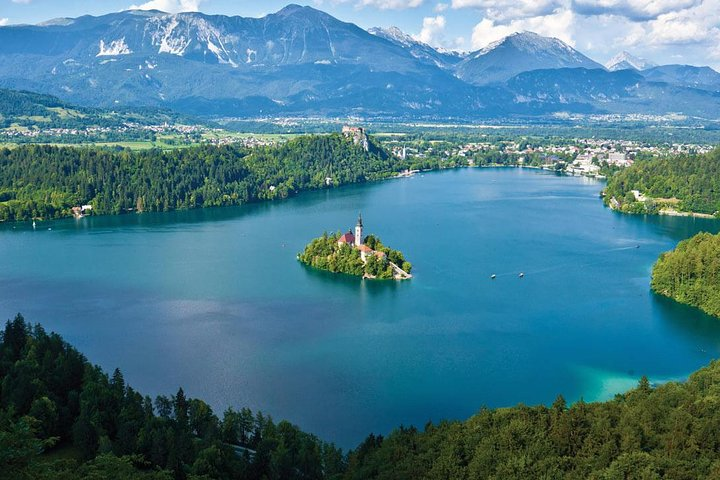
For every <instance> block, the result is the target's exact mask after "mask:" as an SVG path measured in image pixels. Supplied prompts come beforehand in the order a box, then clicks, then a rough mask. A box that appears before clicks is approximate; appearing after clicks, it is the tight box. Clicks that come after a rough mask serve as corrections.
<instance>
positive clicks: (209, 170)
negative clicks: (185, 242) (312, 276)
mask: <svg viewBox="0 0 720 480" xmlns="http://www.w3.org/2000/svg"><path fill="white" fill-rule="evenodd" d="M402 168H403V165H400V164H399V163H398V161H397V160H395V159H394V158H392V157H390V156H389V155H388V154H387V153H386V152H385V151H384V150H382V149H381V148H379V147H377V146H376V144H375V143H373V142H372V140H371V141H370V147H369V151H365V150H364V149H363V148H362V147H360V146H357V145H354V144H353V142H352V141H350V140H349V139H346V138H345V137H343V136H342V135H340V134H332V135H322V136H305V137H299V138H297V139H294V140H291V141H289V142H287V143H285V144H282V145H277V146H267V147H256V148H253V149H248V148H245V147H241V146H236V145H229V146H209V145H203V146H197V147H191V148H187V149H174V150H170V151H162V150H158V149H153V150H145V151H130V150H119V151H117V150H110V149H102V148H72V147H55V146H47V145H28V146H20V147H17V148H13V149H7V148H4V149H0V221H3V220H5V221H12V220H28V219H31V218H42V219H49V218H59V217H66V216H70V215H72V207H73V206H80V205H86V204H89V205H92V207H93V212H94V213H96V214H118V213H127V212H132V211H168V210H176V209H189V208H201V207H214V206H225V205H241V204H244V203H247V202H251V201H255V200H264V199H274V198H285V197H287V196H290V195H293V194H295V193H297V192H299V191H301V190H306V189H317V188H326V187H329V186H337V185H343V184H347V183H360V182H365V181H368V180H374V179H379V178H384V177H388V176H391V175H393V174H394V173H395V172H397V171H400V170H402Z"/></svg>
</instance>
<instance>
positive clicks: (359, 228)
mask: <svg viewBox="0 0 720 480" xmlns="http://www.w3.org/2000/svg"><path fill="white" fill-rule="evenodd" d="M362 242H363V224H362V215H358V222H357V225H355V246H356V247H359V246H360V245H362Z"/></svg>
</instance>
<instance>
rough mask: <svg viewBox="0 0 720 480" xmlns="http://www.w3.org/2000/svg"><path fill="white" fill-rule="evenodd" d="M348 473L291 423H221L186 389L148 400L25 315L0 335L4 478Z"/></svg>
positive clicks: (246, 419) (237, 414) (0, 465)
mask: <svg viewBox="0 0 720 480" xmlns="http://www.w3.org/2000/svg"><path fill="white" fill-rule="evenodd" d="M53 447H56V450H55V451H53ZM58 447H59V449H58ZM47 451H51V452H54V453H53V454H52V455H49V456H48V455H43V452H47ZM344 470H345V463H344V457H343V455H342V452H341V451H340V450H338V449H336V448H335V447H334V446H333V445H330V444H327V443H324V442H322V441H320V440H319V439H317V438H316V437H314V436H312V435H309V434H307V433H304V432H302V431H300V430H299V429H298V428H297V427H295V426H294V425H291V424H290V423H288V422H285V421H282V422H279V423H275V422H274V421H273V420H272V418H270V417H268V416H265V415H263V414H262V413H260V412H257V413H253V412H251V411H250V410H249V409H247V408H243V409H241V410H239V411H238V410H233V409H232V408H229V409H227V410H226V411H225V412H224V413H223V415H222V418H219V417H218V416H217V415H215V413H213V411H212V409H211V408H210V406H209V405H208V404H206V403H205V402H203V401H202V400H199V399H192V398H188V397H186V396H185V393H184V392H183V390H182V388H181V389H179V390H178V391H177V393H176V394H175V395H173V396H171V397H167V396H158V397H157V398H155V399H154V400H153V399H151V398H150V397H148V396H143V395H141V394H140V393H139V392H137V391H136V390H134V389H133V388H132V387H130V386H129V385H126V384H125V381H124V379H123V376H122V373H121V372H120V371H119V370H115V372H114V373H113V374H112V375H111V376H109V375H107V374H106V373H105V372H103V371H102V370H101V369H100V368H98V367H96V366H93V365H92V364H91V363H89V362H88V361H87V360H86V359H85V357H84V356H83V355H82V354H80V353H79V352H78V351H77V350H75V349H74V348H73V347H72V346H70V345H68V344H67V343H65V342H64V341H63V340H62V338H60V337H59V336H58V335H56V334H48V333H46V332H45V330H43V328H42V327H40V326H31V325H30V324H28V323H26V322H25V321H24V319H23V318H22V317H21V316H20V315H18V316H17V317H16V318H15V319H14V320H13V321H9V322H7V324H6V325H5V329H4V331H3V332H2V334H1V336H0V479H2V480H22V479H28V480H30V479H32V480H40V479H48V480H49V479H53V480H55V479H59V480H66V479H67V480H71V479H88V480H89V479H93V480H94V479H98V480H99V479H117V480H120V479H148V480H150V479H152V480H161V479H162V480H170V479H172V478H176V479H185V478H190V479H197V480H200V479H205V480H207V479H211V478H212V479H235V478H243V479H270V478H276V479H290V480H292V479H331V478H338V475H339V474H341V473H342V472H343V471H344Z"/></svg>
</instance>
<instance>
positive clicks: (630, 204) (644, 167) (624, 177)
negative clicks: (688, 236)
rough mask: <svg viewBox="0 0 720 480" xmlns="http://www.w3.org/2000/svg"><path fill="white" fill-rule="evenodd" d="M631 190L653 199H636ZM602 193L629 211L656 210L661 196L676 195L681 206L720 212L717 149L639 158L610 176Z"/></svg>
mask: <svg viewBox="0 0 720 480" xmlns="http://www.w3.org/2000/svg"><path fill="white" fill-rule="evenodd" d="M632 190H639V191H640V192H641V193H643V194H644V195H647V196H649V197H652V198H653V199H656V200H650V201H648V202H636V199H635V197H634V195H633V194H632V192H631V191H632ZM605 194H606V197H605V198H606V201H608V202H609V201H610V199H611V198H615V199H616V200H617V201H618V202H619V203H620V204H621V208H622V210H623V211H626V212H629V213H657V211H658V208H659V207H661V206H662V203H663V200H662V199H677V200H679V203H677V204H676V205H674V206H675V207H676V208H678V209H680V210H683V211H686V212H696V213H705V214H711V215H712V214H715V213H717V212H720V149H715V150H713V151H712V152H710V153H707V154H704V155H687V156H679V157H667V158H652V159H646V160H638V161H637V162H635V164H633V165H632V166H631V167H628V168H626V169H624V170H622V171H620V172H619V173H617V174H616V175H614V176H612V177H611V178H610V179H609V181H608V185H607V188H606V190H605ZM658 199H659V200H658Z"/></svg>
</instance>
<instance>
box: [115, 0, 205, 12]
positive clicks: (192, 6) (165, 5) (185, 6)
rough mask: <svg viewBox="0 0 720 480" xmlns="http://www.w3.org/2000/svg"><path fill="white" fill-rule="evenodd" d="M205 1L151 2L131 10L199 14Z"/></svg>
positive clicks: (161, 0)
mask: <svg viewBox="0 0 720 480" xmlns="http://www.w3.org/2000/svg"><path fill="white" fill-rule="evenodd" d="M203 1H204V0H150V1H149V2H146V3H143V4H141V5H131V6H130V7H129V8H130V9H131V10H160V11H161V12H168V13H178V12H197V11H198V10H200V4H201V3H202V2H203Z"/></svg>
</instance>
